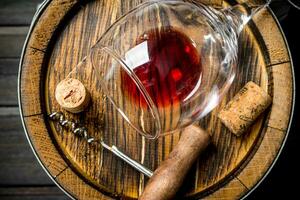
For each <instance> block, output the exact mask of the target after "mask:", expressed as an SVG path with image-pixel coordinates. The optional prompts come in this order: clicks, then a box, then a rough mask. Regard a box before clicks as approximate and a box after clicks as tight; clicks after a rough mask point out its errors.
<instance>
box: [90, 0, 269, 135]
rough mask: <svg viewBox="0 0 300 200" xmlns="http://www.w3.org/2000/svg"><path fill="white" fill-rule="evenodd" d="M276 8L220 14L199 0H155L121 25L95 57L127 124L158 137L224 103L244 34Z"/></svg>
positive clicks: (102, 81)
mask: <svg viewBox="0 0 300 200" xmlns="http://www.w3.org/2000/svg"><path fill="white" fill-rule="evenodd" d="M269 3H270V1H268V2H267V3H266V4H263V5H248V4H246V3H244V4H240V5H237V6H235V7H233V8H229V9H223V10H216V9H214V8H212V7H209V6H207V5H203V4H201V3H199V2H194V1H179V0H155V1H148V2H145V3H143V4H141V5H139V6H138V7H136V8H135V9H133V10H131V11H130V12H129V13H127V14H126V15H124V16H123V17H121V18H120V19H119V20H117V21H116V22H115V23H114V24H113V25H112V26H111V27H110V28H109V29H108V30H107V31H106V32H105V33H104V34H103V35H102V37H101V38H100V39H99V40H98V41H97V42H96V44H95V45H94V46H93V47H92V49H91V51H90V54H89V56H88V59H90V61H91V63H92V66H93V68H94V69H95V71H96V73H97V77H98V81H100V85H101V89H102V90H103V91H104V93H105V94H106V96H107V99H108V100H109V102H111V104H112V105H113V106H114V108H115V109H116V110H117V111H118V112H119V114H120V115H121V116H122V117H123V119H124V120H126V121H127V122H128V123H129V124H130V125H131V126H132V127H133V128H134V129H135V130H136V131H137V132H139V133H140V134H142V135H144V136H145V137H146V138H149V139H154V138H157V137H159V136H162V135H165V134H168V133H172V132H174V131H177V130H180V129H182V128H184V127H186V126H188V125H191V124H192V123H193V122H195V121H197V120H199V119H200V118H202V117H204V116H205V115H207V114H208V113H209V112H210V111H211V110H212V109H213V108H215V107H216V106H217V105H218V103H219V102H220V100H221V99H222V97H223V96H224V94H225V93H226V91H227V90H228V88H229V87H230V85H231V83H232V82H233V80H234V77H235V73H236V65H237V51H238V35H239V33H240V32H241V30H242V29H243V27H244V25H245V24H246V23H247V22H248V21H249V20H250V19H251V17H252V16H253V15H254V14H255V13H256V12H258V11H259V10H260V9H262V8H263V7H265V6H267V5H268V4H269Z"/></svg>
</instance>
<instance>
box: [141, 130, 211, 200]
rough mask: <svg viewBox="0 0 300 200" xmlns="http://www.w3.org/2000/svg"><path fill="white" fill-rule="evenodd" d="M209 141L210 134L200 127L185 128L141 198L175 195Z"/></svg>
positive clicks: (149, 199) (164, 198)
mask: <svg viewBox="0 0 300 200" xmlns="http://www.w3.org/2000/svg"><path fill="white" fill-rule="evenodd" d="M209 142H210V136H209V134H207V133H206V132H205V131H204V130H202V129H201V128H200V127H198V126H195V125H191V126H189V127H187V128H185V130H184V131H183V133H182V135H181V138H180V140H179V142H178V144H177V145H176V147H175V148H174V149H173V150H172V152H171V153H170V155H169V157H168V158H167V159H166V160H165V161H164V162H163V163H162V164H161V165H160V166H159V167H158V168H157V169H156V170H155V172H154V174H153V176H152V177H151V178H150V180H149V182H148V183H147V185H146V187H145V190H144V191H143V193H142V195H141V196H140V198H139V199H140V200H167V199H171V198H172V197H174V195H175V194H176V192H177V191H178V189H179V188H180V186H181V184H182V182H183V180H184V178H185V176H186V174H187V172H188V171H189V169H190V168H191V166H192V164H193V163H194V162H195V160H196V159H197V158H198V156H199V154H200V153H201V152H202V151H203V150H204V149H205V148H206V147H207V145H208V144H209Z"/></svg>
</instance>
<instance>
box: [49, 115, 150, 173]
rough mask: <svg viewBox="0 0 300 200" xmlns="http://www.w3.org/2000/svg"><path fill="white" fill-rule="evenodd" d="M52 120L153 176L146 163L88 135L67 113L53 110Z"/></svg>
mask: <svg viewBox="0 0 300 200" xmlns="http://www.w3.org/2000/svg"><path fill="white" fill-rule="evenodd" d="M49 118H50V120H52V121H56V122H58V123H59V125H60V126H61V127H63V128H65V129H67V130H69V131H71V132H72V133H73V134H74V135H76V136H78V137H80V138H83V139H85V140H86V141H87V143H89V144H91V143H100V144H101V146H102V147H103V148H105V149H107V150H109V151H110V152H112V153H113V154H114V155H116V156H117V157H119V158H121V159H122V160H123V161H125V162H126V163H128V164H129V165H131V166H132V167H133V168H135V169H136V170H138V171H139V172H141V173H143V174H144V175H146V176H148V177H151V176H152V174H153V172H152V171H151V170H150V169H148V168H147V167H145V166H144V165H142V164H140V163H139V162H137V161H135V160H133V159H132V158H130V157H129V156H127V155H126V154H125V153H123V152H122V151H120V150H119V149H118V148H117V147H116V146H115V145H111V146H109V145H108V144H106V143H105V142H104V141H103V139H102V138H101V139H100V140H97V139H95V138H94V137H90V136H89V135H88V130H87V128H86V127H84V126H80V125H79V124H78V123H76V122H74V121H73V120H68V119H66V118H65V115H64V114H63V113H62V112H53V113H51V114H50V115H49Z"/></svg>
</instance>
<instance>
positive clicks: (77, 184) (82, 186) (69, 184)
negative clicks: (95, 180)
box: [56, 168, 112, 200]
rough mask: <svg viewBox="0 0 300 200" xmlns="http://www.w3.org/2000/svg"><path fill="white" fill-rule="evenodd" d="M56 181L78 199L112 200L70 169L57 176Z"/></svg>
mask: <svg viewBox="0 0 300 200" xmlns="http://www.w3.org/2000/svg"><path fill="white" fill-rule="evenodd" d="M56 180H58V182H59V183H60V184H61V185H62V186H63V187H64V188H65V189H66V190H67V191H68V192H69V193H71V194H72V196H73V197H74V198H76V199H89V200H93V199H94V200H96V199H97V200H112V198H110V197H108V196H105V195H104V194H101V193H100V192H99V191H98V190H96V189H95V188H93V187H91V186H90V185H88V184H87V183H86V182H84V181H83V180H82V179H81V178H80V177H79V176H78V175H77V174H76V173H74V171H73V170H71V169H70V168H68V169H66V170H65V171H63V172H62V173H61V174H60V175H59V176H57V177H56Z"/></svg>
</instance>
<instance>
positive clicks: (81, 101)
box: [55, 78, 90, 113]
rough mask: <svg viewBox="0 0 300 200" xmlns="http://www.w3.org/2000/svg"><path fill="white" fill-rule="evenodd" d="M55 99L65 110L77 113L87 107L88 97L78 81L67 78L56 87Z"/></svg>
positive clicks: (87, 93)
mask: <svg viewBox="0 0 300 200" xmlns="http://www.w3.org/2000/svg"><path fill="white" fill-rule="evenodd" d="M55 99H56V101H57V102H58V104H59V105H60V106H61V107H62V108H64V109H65V110H67V111H69V112H72V113H79V112H81V111H83V110H84V109H85V108H86V107H87V106H88V104H89V102H90V95H89V92H88V91H87V89H86V88H85V87H84V85H83V84H82V83H81V82H80V81H79V80H77V79H74V78H67V79H64V80H62V81H61V82H60V83H59V84H58V85H57V86H56V90H55Z"/></svg>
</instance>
